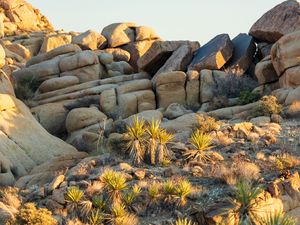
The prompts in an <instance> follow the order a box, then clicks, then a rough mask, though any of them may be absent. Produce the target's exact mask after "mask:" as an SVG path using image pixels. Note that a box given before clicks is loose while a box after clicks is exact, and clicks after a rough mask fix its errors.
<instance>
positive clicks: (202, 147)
mask: <svg viewBox="0 0 300 225" xmlns="http://www.w3.org/2000/svg"><path fill="white" fill-rule="evenodd" d="M212 140H213V138H212V136H211V135H209V134H205V133H203V132H202V131H200V130H196V131H195V132H194V133H193V134H192V136H191V138H190V139H189V142H190V144H191V145H192V146H193V147H194V149H187V150H186V151H185V152H184V154H183V155H184V156H185V158H186V160H190V159H195V160H200V161H203V162H206V161H210V157H209V155H208V153H207V150H210V149H212V148H213V146H212Z"/></svg>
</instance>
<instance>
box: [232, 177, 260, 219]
mask: <svg viewBox="0 0 300 225" xmlns="http://www.w3.org/2000/svg"><path fill="white" fill-rule="evenodd" d="M261 193H262V189H261V188H260V187H255V186H253V184H252V183H251V182H249V181H242V182H239V183H238V184H237V185H236V189H235V191H234V193H233V198H232V199H231V201H232V203H233V204H234V205H235V206H236V210H235V214H236V215H237V216H238V218H239V223H240V224H249V223H250V224H251V222H253V219H257V212H258V206H257V204H256V203H255V201H254V200H255V199H256V198H257V197H258V195H259V194H261Z"/></svg>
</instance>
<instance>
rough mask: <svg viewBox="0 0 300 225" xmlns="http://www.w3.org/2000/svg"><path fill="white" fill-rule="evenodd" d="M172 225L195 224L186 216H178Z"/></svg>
mask: <svg viewBox="0 0 300 225" xmlns="http://www.w3.org/2000/svg"><path fill="white" fill-rule="evenodd" d="M172 225H196V223H193V222H192V221H191V220H188V219H187V218H185V219H183V218H178V219H177V220H176V221H175V223H172Z"/></svg>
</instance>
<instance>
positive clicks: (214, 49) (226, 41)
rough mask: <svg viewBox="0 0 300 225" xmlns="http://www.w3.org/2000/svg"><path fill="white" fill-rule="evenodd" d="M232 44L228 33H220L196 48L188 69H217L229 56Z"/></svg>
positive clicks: (231, 52) (231, 51)
mask: <svg viewBox="0 0 300 225" xmlns="http://www.w3.org/2000/svg"><path fill="white" fill-rule="evenodd" d="M233 47H234V46H233V44H232V42H231V40H230V37H229V36H228V34H220V35H218V36H216V37H214V38H213V39H212V40H210V41H209V42H208V43H207V44H205V45H204V46H202V47H201V48H199V49H198V50H197V52H196V53H195V56H194V58H193V60H192V62H191V64H190V65H189V70H197V71H198V72H200V71H201V70H203V69H211V70H218V69H221V68H222V67H223V66H224V65H225V63H226V62H227V61H228V60H229V59H230V58H231V56H232V54H233Z"/></svg>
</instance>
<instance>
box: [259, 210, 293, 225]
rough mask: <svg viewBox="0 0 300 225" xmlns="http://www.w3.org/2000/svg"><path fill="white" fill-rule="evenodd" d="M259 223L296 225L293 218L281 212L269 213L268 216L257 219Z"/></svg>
mask: <svg viewBox="0 0 300 225" xmlns="http://www.w3.org/2000/svg"><path fill="white" fill-rule="evenodd" d="M259 223H260V224H261V225H296V221H295V219H294V218H292V217H290V216H287V215H286V214H284V213H282V212H275V213H270V214H269V215H268V216H266V217H263V218H261V219H260V220H259Z"/></svg>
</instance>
